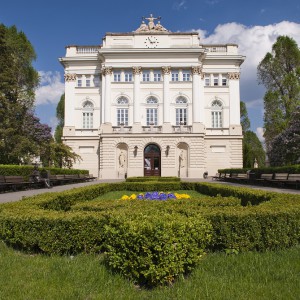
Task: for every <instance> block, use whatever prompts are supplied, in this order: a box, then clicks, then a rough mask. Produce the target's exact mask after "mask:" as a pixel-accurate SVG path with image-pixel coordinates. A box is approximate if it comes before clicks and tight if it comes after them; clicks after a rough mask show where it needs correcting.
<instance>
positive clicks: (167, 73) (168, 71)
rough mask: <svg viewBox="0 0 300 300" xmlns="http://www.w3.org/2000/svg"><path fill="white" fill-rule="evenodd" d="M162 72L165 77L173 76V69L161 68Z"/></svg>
mask: <svg viewBox="0 0 300 300" xmlns="http://www.w3.org/2000/svg"><path fill="white" fill-rule="evenodd" d="M161 68H162V72H163V74H164V75H170V74H171V67H161Z"/></svg>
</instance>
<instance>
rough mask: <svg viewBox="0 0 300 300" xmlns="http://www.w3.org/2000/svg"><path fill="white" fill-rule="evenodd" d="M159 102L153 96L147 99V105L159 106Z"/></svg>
mask: <svg viewBox="0 0 300 300" xmlns="http://www.w3.org/2000/svg"><path fill="white" fill-rule="evenodd" d="M157 103H158V101H157V99H156V98H155V97H153V96H151V97H149V98H148V99H147V104H157Z"/></svg>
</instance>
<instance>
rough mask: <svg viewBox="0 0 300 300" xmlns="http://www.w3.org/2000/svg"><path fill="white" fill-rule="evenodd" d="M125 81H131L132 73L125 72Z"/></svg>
mask: <svg viewBox="0 0 300 300" xmlns="http://www.w3.org/2000/svg"><path fill="white" fill-rule="evenodd" d="M125 81H126V82H130V81H132V73H131V72H125Z"/></svg>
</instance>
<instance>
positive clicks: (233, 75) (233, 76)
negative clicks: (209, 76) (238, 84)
mask: <svg viewBox="0 0 300 300" xmlns="http://www.w3.org/2000/svg"><path fill="white" fill-rule="evenodd" d="M228 78H229V79H240V73H239V72H234V73H228Z"/></svg>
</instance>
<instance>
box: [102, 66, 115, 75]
mask: <svg viewBox="0 0 300 300" xmlns="http://www.w3.org/2000/svg"><path fill="white" fill-rule="evenodd" d="M101 74H102V75H111V74H112V67H103V68H102V69H101Z"/></svg>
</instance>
